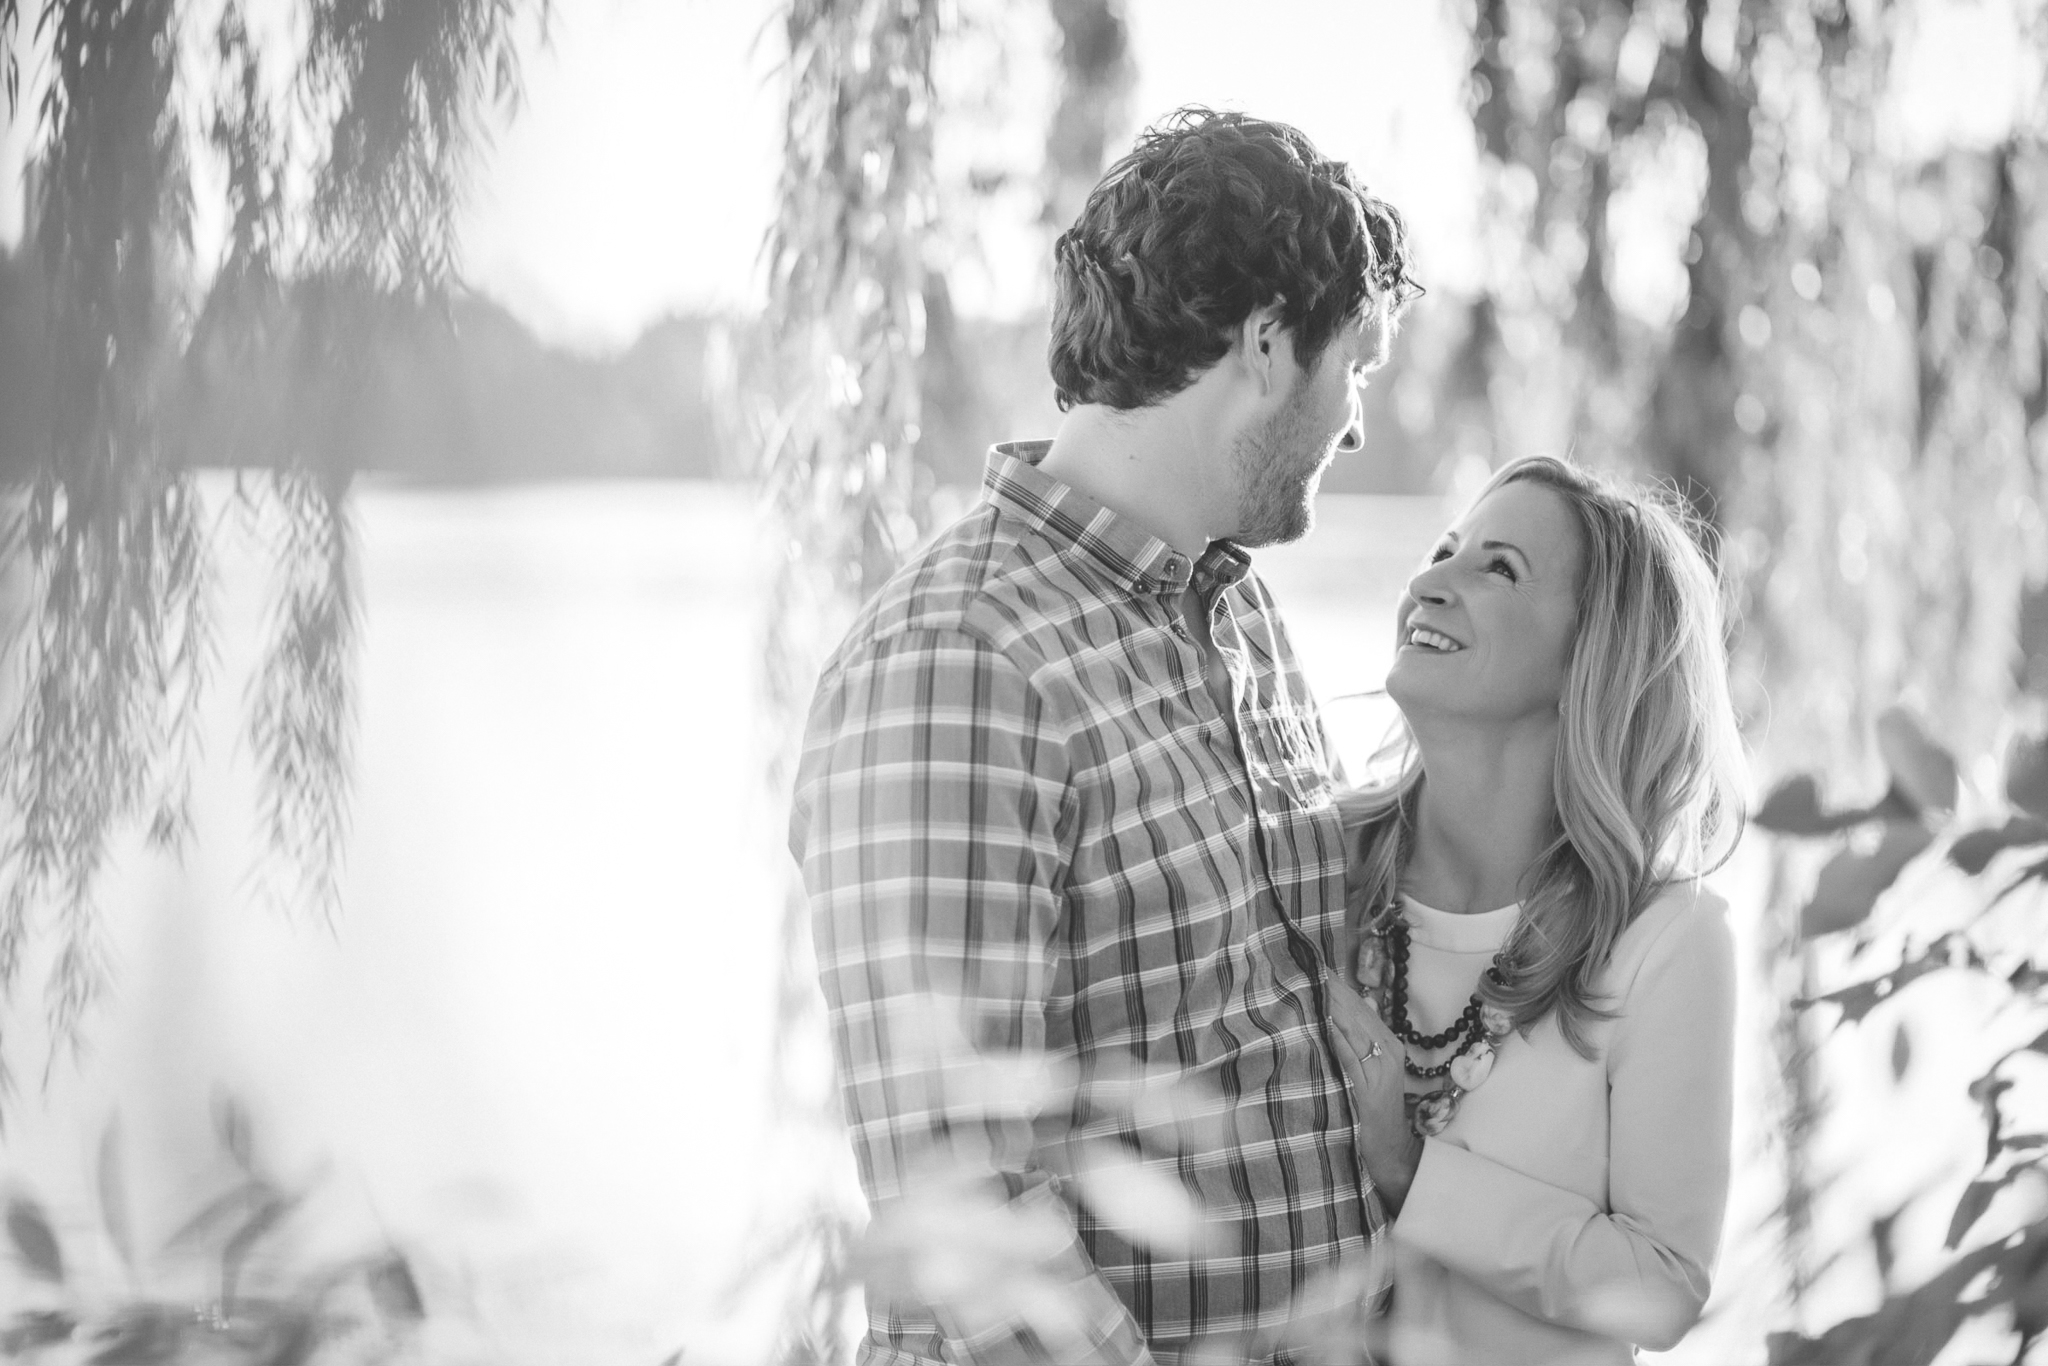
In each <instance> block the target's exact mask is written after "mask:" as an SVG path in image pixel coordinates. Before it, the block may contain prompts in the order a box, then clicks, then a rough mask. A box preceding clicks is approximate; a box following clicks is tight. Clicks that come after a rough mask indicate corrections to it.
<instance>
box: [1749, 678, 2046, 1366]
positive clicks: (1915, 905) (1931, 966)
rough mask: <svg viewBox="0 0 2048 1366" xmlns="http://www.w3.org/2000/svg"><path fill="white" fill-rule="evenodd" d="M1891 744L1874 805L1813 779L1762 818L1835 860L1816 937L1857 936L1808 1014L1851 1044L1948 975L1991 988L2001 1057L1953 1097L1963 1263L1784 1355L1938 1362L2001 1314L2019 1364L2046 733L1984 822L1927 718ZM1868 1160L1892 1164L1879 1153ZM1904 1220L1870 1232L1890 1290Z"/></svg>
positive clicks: (1813, 929)
mask: <svg viewBox="0 0 2048 1366" xmlns="http://www.w3.org/2000/svg"><path fill="white" fill-rule="evenodd" d="M1876 736H1877V749H1878V753H1879V756H1880V758H1881V760H1882V764H1883V768H1884V771H1885V774H1886V779H1887V781H1886V787H1885V790H1884V795H1883V796H1882V797H1881V798H1880V799H1879V800H1877V801H1876V802H1873V803H1868V804H1864V805H1858V806H1853V807H1849V808H1845V809H1831V808H1829V807H1828V806H1827V805H1825V804H1824V802H1823V801H1822V799H1821V793H1820V787H1819V784H1818V783H1817V781H1816V780H1815V779H1814V778H1813V777H1811V776H1810V775H1805V774H1802V775H1798V776H1796V777H1793V778H1791V779H1788V780H1787V781H1785V782H1784V783H1781V784H1780V785H1779V786H1778V787H1777V788H1776V789H1775V790H1774V791H1773V792H1772V793H1771V794H1770V796H1769V797H1768V798H1767V799H1766V800H1765V802H1764V804H1763V806H1762V808H1761V809H1760V810H1759V811H1758V812H1757V816H1756V821H1757V824H1758V825H1760V826H1762V827H1763V828H1764V829H1766V830H1770V831H1772V832H1774V833H1776V834H1778V835H1781V836H1784V837H1787V838H1790V839H1797V840H1803V841H1809V842H1816V843H1817V844H1818V845H1819V847H1820V848H1821V849H1822V850H1823V851H1825V852H1827V853H1828V854H1829V857H1828V858H1827V861H1826V862H1825V864H1824V865H1823V866H1822V867H1821V868H1820V870H1819V874H1818V877H1817V878H1816V879H1815V880H1814V883H1813V890H1812V892H1811V894H1810V895H1809V897H1808V898H1807V900H1806V902H1805V905H1804V908H1803V911H1802V914H1801V917H1800V932H1801V933H1802V935H1804V936H1806V937H1808V938H1815V937H1822V938H1827V937H1842V938H1845V939H1848V940H1849V941H1850V942H1849V943H1848V944H1847V945H1846V946H1845V947H1846V948H1847V956H1846V959H1845V960H1844V965H1843V967H1842V969H1841V971H1842V974H1843V975H1845V976H1849V977H1850V978H1851V979H1852V980H1849V981H1847V982H1845V983H1843V984H1841V985H1837V986H1831V987H1830V988H1829V989H1827V990H1824V991H1820V992H1817V993H1815V994H1814V995H1812V996H1810V997H1809V998H1807V999H1803V1000H1801V1001H1799V1002H1797V1003H1796V1004H1797V1006H1798V1008H1799V1009H1801V1010H1805V1011H1814V1010H1816V1008H1819V1007H1828V1008H1830V1009H1831V1011H1832V1013H1833V1015H1834V1023H1833V1025H1832V1030H1833V1032H1835V1033H1842V1032H1846V1031H1852V1030H1855V1029H1857V1028H1859V1027H1861V1028H1869V1027H1871V1026H1870V1025H1869V1024H1868V1023H1867V1022H1868V1021H1869V1018H1870V1017H1871V1016H1872V1015H1873V1013H1874V1012H1879V1011H1885V1010H1890V1011H1892V1012H1893V1013H1894V1014H1895V1015H1896V1014H1897V1012H1898V1010H1899V1009H1900V1007H1899V1006H1898V1005H1897V1004H1896V1003H1898V1002H1899V1001H1900V1000H1901V998H1902V997H1904V996H1906V995H1907V993H1908V992H1909V990H1911V989H1912V988H1914V987H1915V984H1917V983H1920V982H1923V981H1925V980H1926V979H1928V978H1930V977H1932V976H1934V975H1936V974H1940V973H1956V974H1964V975H1967V976H1969V977H1971V978H1974V979H1976V981H1977V982H1978V984H1979V986H1980V989H1981V991H1982V992H1983V993H1984V994H1985V995H1986V996H1987V998H1988V1007H1987V1014H1988V1016H1989V1023H1988V1024H1987V1025H1986V1026H1985V1033H1986V1034H1987V1035H1989V1036H1990V1039H1989V1041H1988V1046H1989V1047H1990V1049H1991V1056H1992V1058H1993V1061H1992V1062H1991V1063H1990V1065H1989V1066H1988V1067H1985V1068H1984V1069H1983V1070H1982V1071H1981V1073H1980V1074H1979V1075H1977V1076H1975V1077H1974V1078H1973V1079H1971V1080H1969V1081H1968V1082H1967V1083H1966V1084H1959V1085H1958V1086H1957V1088H1956V1093H1955V1095H1954V1097H1953V1102H1954V1104H1956V1105H1957V1106H1959V1107H1965V1108H1966V1109H1967V1110H1969V1111H1971V1112H1975V1113H1979V1114H1981V1116H1982V1119H1983V1124H1984V1155H1983V1161H1982V1165H1981V1168H1980V1169H1979V1170H1978V1171H1977V1172H1976V1174H1975V1175H1974V1177H1973V1178H1972V1179H1971V1180H1970V1182H1969V1184H1968V1185H1967V1186H1965V1187H1964V1188H1963V1190H1962V1192H1961V1194H1960V1195H1959V1196H1957V1197H1956V1198H1955V1200H1954V1205H1953V1210H1952V1212H1950V1213H1949V1214H1948V1217H1947V1219H1946V1220H1945V1221H1944V1222H1945V1228H1946V1234H1945V1237H1944V1238H1943V1241H1942V1250H1943V1252H1944V1253H1946V1254H1951V1255H1949V1256H1948V1257H1947V1260H1946V1264H1945V1265H1943V1266H1942V1267H1941V1269H1940V1270H1939V1271H1938V1272H1937V1273H1936V1274H1933V1275H1931V1276H1929V1277H1927V1278H1926V1279H1925V1280H1924V1281H1923V1282H1922V1283H1920V1284H1918V1285H1914V1286H1911V1287H1908V1288H1905V1289H1897V1290H1890V1289H1889V1286H1887V1288H1888V1290H1889V1293H1887V1294H1885V1296H1884V1298H1883V1302H1882V1303H1881V1304H1880V1305H1879V1306H1878V1307H1877V1308H1876V1309H1875V1310H1874V1311H1873V1312H1871V1313H1868V1314H1864V1315H1860V1316H1857V1317H1853V1318H1850V1319H1847V1320H1845V1321H1843V1322H1841V1323H1838V1324H1835V1325H1834V1326H1832V1327H1829V1328H1827V1329H1826V1330H1824V1331H1822V1332H1820V1333H1818V1334H1816V1335H1813V1336H1806V1335H1802V1334H1797V1333H1781V1334H1777V1335H1774V1336H1773V1338H1772V1340H1771V1344H1770V1360H1771V1362H1772V1364H1773V1366H1806V1364H1807V1363H1813V1364H1814V1366H1819V1364H1820V1363H1838V1362H1841V1363H1846V1362H1877V1361H1882V1362H1885V1363H1887V1364H1888V1366H1925V1364H1926V1363H1930V1362H1932V1361H1933V1360H1934V1359H1935V1358H1936V1357H1937V1356H1938V1355H1939V1354H1940V1353H1941V1352H1942V1351H1943V1350H1944V1349H1945V1348H1947V1347H1948V1345H1949V1344H1950V1342H1951V1340H1952V1339H1954V1338H1955V1336H1956V1334H1957V1333H1958V1331H1959V1330H1961V1329H1962V1328H1963V1327H1964V1326H1965V1325H1966V1324H1969V1323H1971V1322H1972V1321H1975V1320H1982V1319H1985V1318H1991V1319H1993V1320H1994V1322H1995V1323H2003V1322H2009V1323H2010V1326H2011V1329H2012V1332H2013V1334H2014V1335H2015V1336H2016V1338H2017V1344H2016V1349H2015V1351H2014V1354H2013V1357H2012V1360H2013V1361H2014V1362H2020V1361H2023V1360H2025V1359H2026V1358H2027V1356H2028V1354H2029V1352H2030V1351H2032V1349H2033V1347H2034V1345H2035V1344H2036V1343H2037V1342H2039V1341H2041V1340H2042V1339H2043V1336H2044V1335H2048V1212H2044V1211H2048V1133H2044V1132H2042V1131H2041V1130H2042V1128H2043V1127H2044V1126H2043V1123H2042V1121H2044V1120H2048V1110H2042V1109H2041V1107H2040V1106H2039V1105H2038V1104H2037V1105H2036V1107H2035V1110H2036V1113H2033V1114H2032V1115H2030V1116H2029V1115H2025V1114H2024V1113H2023V1111H2022V1110H2021V1109H2020V1107H2019V1106H2018V1105H2016V1103H2015V1097H2014V1095H2013V1094H2012V1093H2013V1092H2015V1090H2016V1089H2017V1088H2018V1079H2017V1078H2018V1074H2019V1073H2021V1072H2022V1071H2023V1070H2024V1069H2026V1068H2028V1067H2032V1068H2033V1069H2035V1071H2036V1072H2037V1073H2039V1072H2040V1071H2041V1070H2042V1069H2043V1068H2044V1067H2048V736H2044V735H2041V734H2028V733H2022V734H2020V735H2018V736H2016V737H2015V738H2014V739H2013V740H2012V741H2011V743H2010V745H2009V746H2008V748H2007V752H2006V757H2005V762H2004V764H2003V774H2002V780H2001V782H2000V784H1999V786H2000V788H2001V789H2002V791H2001V792H2000V793H1999V796H1998V797H1997V798H1996V799H1994V800H1991V801H1988V802H1984V803H1981V804H1980V805H1981V806H1982V808H1983V809H1982V810H1981V812H1980V813H1979V819H1976V820H1967V819H1963V818H1961V817H1959V815H1958V810H1959V807H1966V804H1965V803H1963V802H1961V801H1960V800H1959V799H1960V798H1961V796H1962V795H1963V794H1962V784H1961V782H1960V778H1959V774H1958V770H1957V765H1956V762H1955V760H1954V758H1953V757H1951V755H1950V754H1949V753H1948V752H1947V751H1946V750H1945V749H1944V748H1943V747H1941V746H1940V745H1938V744H1937V743H1935V742H1934V741H1933V740H1932V739H1931V738H1929V736H1928V735H1927V734H1926V732H1925V730H1924V728H1923V727H1922V726H1921V725H1920V723H1919V722H1918V720H1917V719H1916V718H1915V717H1914V716H1913V715H1912V714H1911V713H1909V712H1907V711H1904V710H1902V709H1898V708H1891V709H1887V710H1886V711H1885V712H1883V713H1881V714H1880V716H1879V718H1878V721H1877V725H1876ZM1859 836H1860V837H1861V838H1858V837H1859ZM1944 877H1946V878H1953V879H1960V880H1962V881H1963V882H1964V884H1965V890H1966V894H1965V895H1964V896H1963V897H1962V898H1961V903H1962V909H1961V913H1960V914H1950V915H1947V916H1943V915H1941V914H1937V913H1935V911H1934V910H1933V908H1934V907H1935V906H1936V905H1938V900H1937V899H1936V898H1934V897H1931V896H1930V892H1929V889H1930V883H1931V881H1932V880H1935V879H1941V878H1944ZM1909 1023H1910V1016H1900V1017H1898V1023H1897V1024H1896V1031H1897V1032H1896V1033H1895V1034H1894V1036H1893V1045H1892V1052H1891V1062H1890V1065H1891V1072H1892V1079H1893V1081H1894V1082H1895V1083H1896V1082H1897V1081H1899V1080H1900V1079H1902V1078H1903V1077H1904V1076H1905V1074H1906V1072H1907V1069H1908V1068H1909V1067H1910V1065H1911V1061H1912V1052H1913V1050H1912V1044H1911V1039H1912V1035H1911V1033H1910V1032H1909ZM2028 1119H2031V1120H2032V1124H2031V1126H2030V1125H2029V1124H2028V1123H2027V1120H2028ZM1923 1122H1924V1117H1923ZM1862 1160H1864V1161H1888V1160H1891V1158H1890V1157H1889V1156H1888V1155H1887V1154H1885V1153H1883V1152H1882V1151H1879V1152H1877V1153H1873V1154H1871V1155H1869V1156H1867V1157H1865V1158H1863V1159H1862ZM1924 1194H1931V1193H1924ZM1944 1198H1945V1192H1944ZM1943 1208H1944V1209H1948V1206H1946V1205H1945V1206H1944V1207H1943ZM1904 1212H1905V1211H1904V1210H1903V1209H1901V1210H1894V1211H1892V1212H1890V1213H1889V1214H1887V1215H1886V1216H1885V1217H1883V1218H1881V1219H1877V1220H1874V1221H1872V1222H1871V1224H1870V1230H1871V1233H1870V1236H1871V1240H1872V1243H1873V1249H1872V1250H1873V1255H1874V1259H1875V1261H1876V1264H1877V1267H1878V1269H1879V1273H1880V1279H1881V1280H1882V1281H1885V1282H1887V1283H1888V1282H1889V1281H1890V1279H1891V1275H1890V1268H1891V1267H1892V1266H1893V1265H1894V1264H1896V1263H1897V1262H1898V1261H1900V1260H1901V1259H1902V1257H1903V1256H1904V1255H1905V1253H1906V1252H1907V1251H1909V1250H1908V1249H1903V1248H1901V1247H1900V1246H1899V1245H1898V1241H1897V1239H1898V1236H1899V1235H1898V1232H1897V1230H1899V1229H1900V1228H1901V1227H1903V1225H1902V1223H1901V1220H1900V1215H1901V1214H1903V1213H1904ZM1959 1249H1960V1250H1959ZM1911 1251H1916V1252H1918V1251H1924V1250H1921V1249H1912V1250H1911ZM1916 1260H1923V1261H1924V1260H1925V1259H1924V1258H1916Z"/></svg>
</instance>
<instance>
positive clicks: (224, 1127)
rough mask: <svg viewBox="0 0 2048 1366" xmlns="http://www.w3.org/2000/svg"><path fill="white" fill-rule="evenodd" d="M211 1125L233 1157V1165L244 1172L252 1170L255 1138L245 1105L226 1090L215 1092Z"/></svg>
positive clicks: (229, 1154) (222, 1145) (221, 1143)
mask: <svg viewBox="0 0 2048 1366" xmlns="http://www.w3.org/2000/svg"><path fill="white" fill-rule="evenodd" d="M213 1127H214V1132H215V1133H216V1134H218V1135H219V1136H220V1145H221V1147H223V1148H225V1149H226V1150H227V1153H228V1156H230V1157H232V1158H234V1160H235V1165H236V1166H238V1167H240V1168H241V1169H242V1170H243V1171H245V1172H246V1171H253V1170H254V1164H255V1160H256V1158H255V1140H254V1138H253V1137H252V1134H251V1126H250V1124H249V1111H248V1109H247V1107H245V1106H244V1105H243V1104H242V1102H241V1101H239V1100H237V1099H235V1097H233V1096H231V1095H228V1094H227V1093H226V1092H220V1093H217V1094H216V1095H215V1096H214V1098H213Z"/></svg>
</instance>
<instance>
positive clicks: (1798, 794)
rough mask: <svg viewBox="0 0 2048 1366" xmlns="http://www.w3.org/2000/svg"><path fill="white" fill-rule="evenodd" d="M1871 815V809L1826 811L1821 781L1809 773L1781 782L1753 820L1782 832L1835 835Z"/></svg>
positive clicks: (1764, 826)
mask: <svg viewBox="0 0 2048 1366" xmlns="http://www.w3.org/2000/svg"><path fill="white" fill-rule="evenodd" d="M1870 819H1871V813H1870V812H1868V811H1849V812H1842V811H1827V810H1824V809H1822V807H1821V804H1820V784H1818V783H1816V782H1815V781H1814V780H1813V775H1811V774H1808V773H1800V774H1796V775H1794V776H1793V777H1790V778H1787V779H1786V780H1785V781H1784V782H1782V783H1779V784H1778V786H1777V787H1775V788H1773V789H1772V790H1771V795H1770V796H1768V797H1766V798H1764V804H1763V805H1762V806H1760V807H1758V808H1757V809H1756V814H1755V815H1754V816H1752V817H1750V820H1751V821H1752V822H1753V823H1754V824H1756V825H1757V826H1760V827H1761V828H1763V829H1765V830H1769V831H1772V832H1774V833H1776V834H1780V835H1808V836H1812V835H1832V834H1834V833H1836V832H1837V831H1840V830H1847V829H1849V828H1850V827H1852V826H1857V825H1862V824H1863V823H1864V822H1866V821H1868V820H1870Z"/></svg>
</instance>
